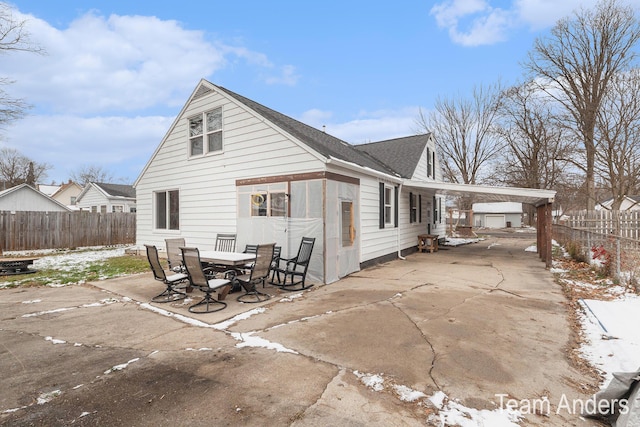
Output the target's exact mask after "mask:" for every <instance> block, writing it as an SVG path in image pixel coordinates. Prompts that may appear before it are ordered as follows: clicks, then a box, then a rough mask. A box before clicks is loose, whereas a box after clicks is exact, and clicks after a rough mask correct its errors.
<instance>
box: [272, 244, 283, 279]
mask: <svg viewBox="0 0 640 427" xmlns="http://www.w3.org/2000/svg"><path fill="white" fill-rule="evenodd" d="M281 254H282V246H274V248H273V259H272V260H271V265H270V266H269V274H270V275H271V278H270V279H269V282H273V279H274V278H275V275H276V268H277V267H278V264H279V263H280V255H281Z"/></svg>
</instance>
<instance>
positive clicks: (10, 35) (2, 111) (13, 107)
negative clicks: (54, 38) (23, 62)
mask: <svg viewBox="0 0 640 427" xmlns="http://www.w3.org/2000/svg"><path fill="white" fill-rule="evenodd" d="M26 26H27V21H26V20H18V19H16V18H15V17H14V16H13V9H12V8H11V6H9V5H8V4H7V3H0V54H6V53H10V52H15V51H26V52H34V53H44V51H43V49H42V48H41V47H39V46H37V45H35V44H33V43H32V42H31V40H30V34H29V32H28V31H27V29H26ZM13 82H14V81H13V80H11V79H9V78H7V77H0V127H4V126H6V125H7V124H8V123H10V122H12V121H13V120H17V119H20V118H22V117H23V116H24V112H25V110H27V109H28V108H29V104H27V103H26V102H25V101H24V100H22V99H18V98H13V97H11V96H10V95H9V94H8V93H7V92H6V91H5V90H4V89H2V87H6V86H7V85H10V84H11V83H13Z"/></svg>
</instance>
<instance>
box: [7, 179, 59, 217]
mask: <svg viewBox="0 0 640 427" xmlns="http://www.w3.org/2000/svg"><path fill="white" fill-rule="evenodd" d="M0 211H11V212H19V211H39V212H68V211H69V208H67V207H66V206H65V205H63V204H62V203H60V202H58V201H57V200H54V199H52V198H51V197H49V196H47V195H46V194H44V193H42V192H40V191H38V190H36V189H35V188H33V187H31V186H30V185H28V184H20V185H17V186H15V187H11V188H9V189H6V190H4V191H0Z"/></svg>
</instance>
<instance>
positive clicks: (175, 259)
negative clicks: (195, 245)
mask: <svg viewBox="0 0 640 427" xmlns="http://www.w3.org/2000/svg"><path fill="white" fill-rule="evenodd" d="M164 242H165V244H166V245H167V262H168V263H169V270H171V271H174V272H176V273H185V272H186V270H185V269H184V265H183V264H182V252H180V248H182V247H184V246H187V245H186V243H185V241H184V238H183V237H176V238H172V239H164Z"/></svg>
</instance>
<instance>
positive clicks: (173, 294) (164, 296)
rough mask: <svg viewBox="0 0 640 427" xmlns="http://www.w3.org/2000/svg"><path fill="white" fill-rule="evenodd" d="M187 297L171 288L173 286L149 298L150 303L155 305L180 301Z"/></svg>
mask: <svg viewBox="0 0 640 427" xmlns="http://www.w3.org/2000/svg"><path fill="white" fill-rule="evenodd" d="M186 297H187V294H186V293H184V292H180V291H177V290H176V289H174V288H173V286H167V288H166V289H165V290H164V291H163V292H162V293H161V294H158V295H156V296H155V297H153V298H151V301H152V302H155V303H167V302H174V301H180V300H183V299H185V298H186Z"/></svg>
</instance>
